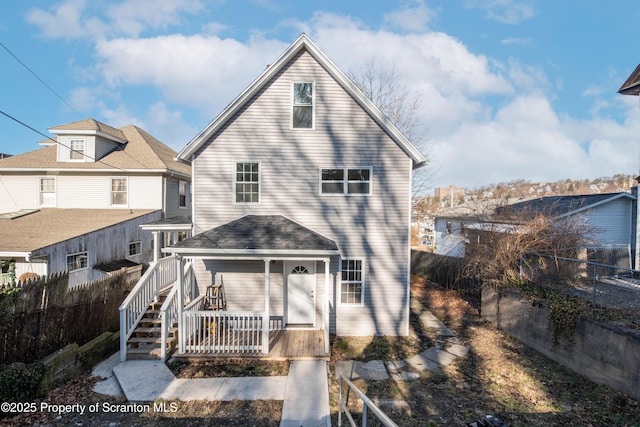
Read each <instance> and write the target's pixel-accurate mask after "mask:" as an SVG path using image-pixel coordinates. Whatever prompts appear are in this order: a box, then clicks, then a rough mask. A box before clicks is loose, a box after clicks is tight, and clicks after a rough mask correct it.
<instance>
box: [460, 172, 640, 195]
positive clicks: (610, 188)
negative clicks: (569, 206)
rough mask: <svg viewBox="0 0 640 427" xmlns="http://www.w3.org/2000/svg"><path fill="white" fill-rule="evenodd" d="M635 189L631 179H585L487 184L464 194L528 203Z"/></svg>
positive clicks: (627, 177) (633, 178)
mask: <svg viewBox="0 0 640 427" xmlns="http://www.w3.org/2000/svg"><path fill="white" fill-rule="evenodd" d="M635 185H636V180H635V176H633V175H622V174H619V175H614V176H613V177H604V178H596V179H593V180H589V179H582V180H580V179H578V180H572V179H565V180H560V181H556V182H536V183H532V182H530V181H526V180H523V179H522V180H517V181H512V182H506V183H500V184H491V185H487V186H483V187H480V188H477V189H467V190H466V191H465V194H466V197H467V200H469V199H470V200H482V199H514V198H515V199H529V198H532V197H542V196H561V195H567V194H598V193H616V192H620V191H630V189H631V187H633V186H635Z"/></svg>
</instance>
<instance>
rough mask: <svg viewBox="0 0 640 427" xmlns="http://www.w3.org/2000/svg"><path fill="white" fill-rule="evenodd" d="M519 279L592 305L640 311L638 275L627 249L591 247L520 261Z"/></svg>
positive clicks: (528, 257) (534, 255)
mask: <svg viewBox="0 0 640 427" xmlns="http://www.w3.org/2000/svg"><path fill="white" fill-rule="evenodd" d="M520 277H521V279H524V280H528V281H531V282H533V283H536V284H539V285H543V286H547V287H552V288H557V289H562V290H564V291H565V292H567V293H569V294H572V295H576V296H580V297H583V298H585V299H589V300H590V301H592V302H593V304H594V305H600V306H608V307H615V308H625V309H629V308H631V309H640V271H637V270H633V269H632V268H631V250H630V248H629V247H592V248H582V249H567V250H562V251H557V252H555V253H553V254H548V253H537V252H535V253H526V254H524V255H523V256H522V257H521V258H520Z"/></svg>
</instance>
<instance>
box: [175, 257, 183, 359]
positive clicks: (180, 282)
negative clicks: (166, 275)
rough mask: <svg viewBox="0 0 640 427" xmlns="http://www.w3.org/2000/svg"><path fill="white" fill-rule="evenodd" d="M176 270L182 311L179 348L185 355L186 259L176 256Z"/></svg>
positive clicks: (179, 305)
mask: <svg viewBox="0 0 640 427" xmlns="http://www.w3.org/2000/svg"><path fill="white" fill-rule="evenodd" d="M176 269H177V271H178V273H177V280H176V286H178V290H177V293H178V307H179V310H180V313H178V348H179V350H180V353H184V351H185V336H184V335H185V334H184V333H183V332H184V331H183V329H184V321H183V319H182V312H183V311H184V258H183V257H181V256H179V255H176Z"/></svg>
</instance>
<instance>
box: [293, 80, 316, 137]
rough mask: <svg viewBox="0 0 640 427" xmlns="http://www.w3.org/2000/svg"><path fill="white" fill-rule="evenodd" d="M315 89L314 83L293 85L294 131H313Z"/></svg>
mask: <svg viewBox="0 0 640 427" xmlns="http://www.w3.org/2000/svg"><path fill="white" fill-rule="evenodd" d="M313 87H314V84H313V83H312V82H304V83H293V86H292V92H293V94H292V104H293V105H292V111H291V127H293V128H294V129H313V120H314V111H313V110H314V96H313V95H314V94H313Z"/></svg>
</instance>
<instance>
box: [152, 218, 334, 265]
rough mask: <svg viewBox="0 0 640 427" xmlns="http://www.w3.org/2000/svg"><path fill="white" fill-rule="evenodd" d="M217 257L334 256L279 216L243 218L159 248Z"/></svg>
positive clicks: (328, 245) (319, 239)
mask: <svg viewBox="0 0 640 427" xmlns="http://www.w3.org/2000/svg"><path fill="white" fill-rule="evenodd" d="M163 251H165V252H173V253H189V254H198V253H202V254H207V255H211V254H219V255H249V256H250V255H257V254H263V255H265V254H274V253H278V254H283V253H288V254H291V255H298V256H304V255H305V254H310V253H313V254H316V255H319V254H323V255H326V256H328V255H337V254H338V247H337V246H336V243H335V242H334V241H333V240H331V239H329V238H327V237H325V236H323V235H321V234H319V233H317V232H315V231H313V230H311V229H309V228H307V227H305V226H303V225H301V224H299V223H297V222H295V221H292V220H291V219H289V218H286V217H284V216H282V215H246V216H243V217H241V218H238V219H236V220H234V221H231V222H228V223H226V224H224V225H221V226H219V227H216V228H213V229H211V230H209V231H205V232H204V233H200V234H197V235H195V236H193V237H191V238H188V239H185V240H182V241H180V242H178V243H176V244H175V245H173V246H171V247H169V248H165V249H163Z"/></svg>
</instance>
